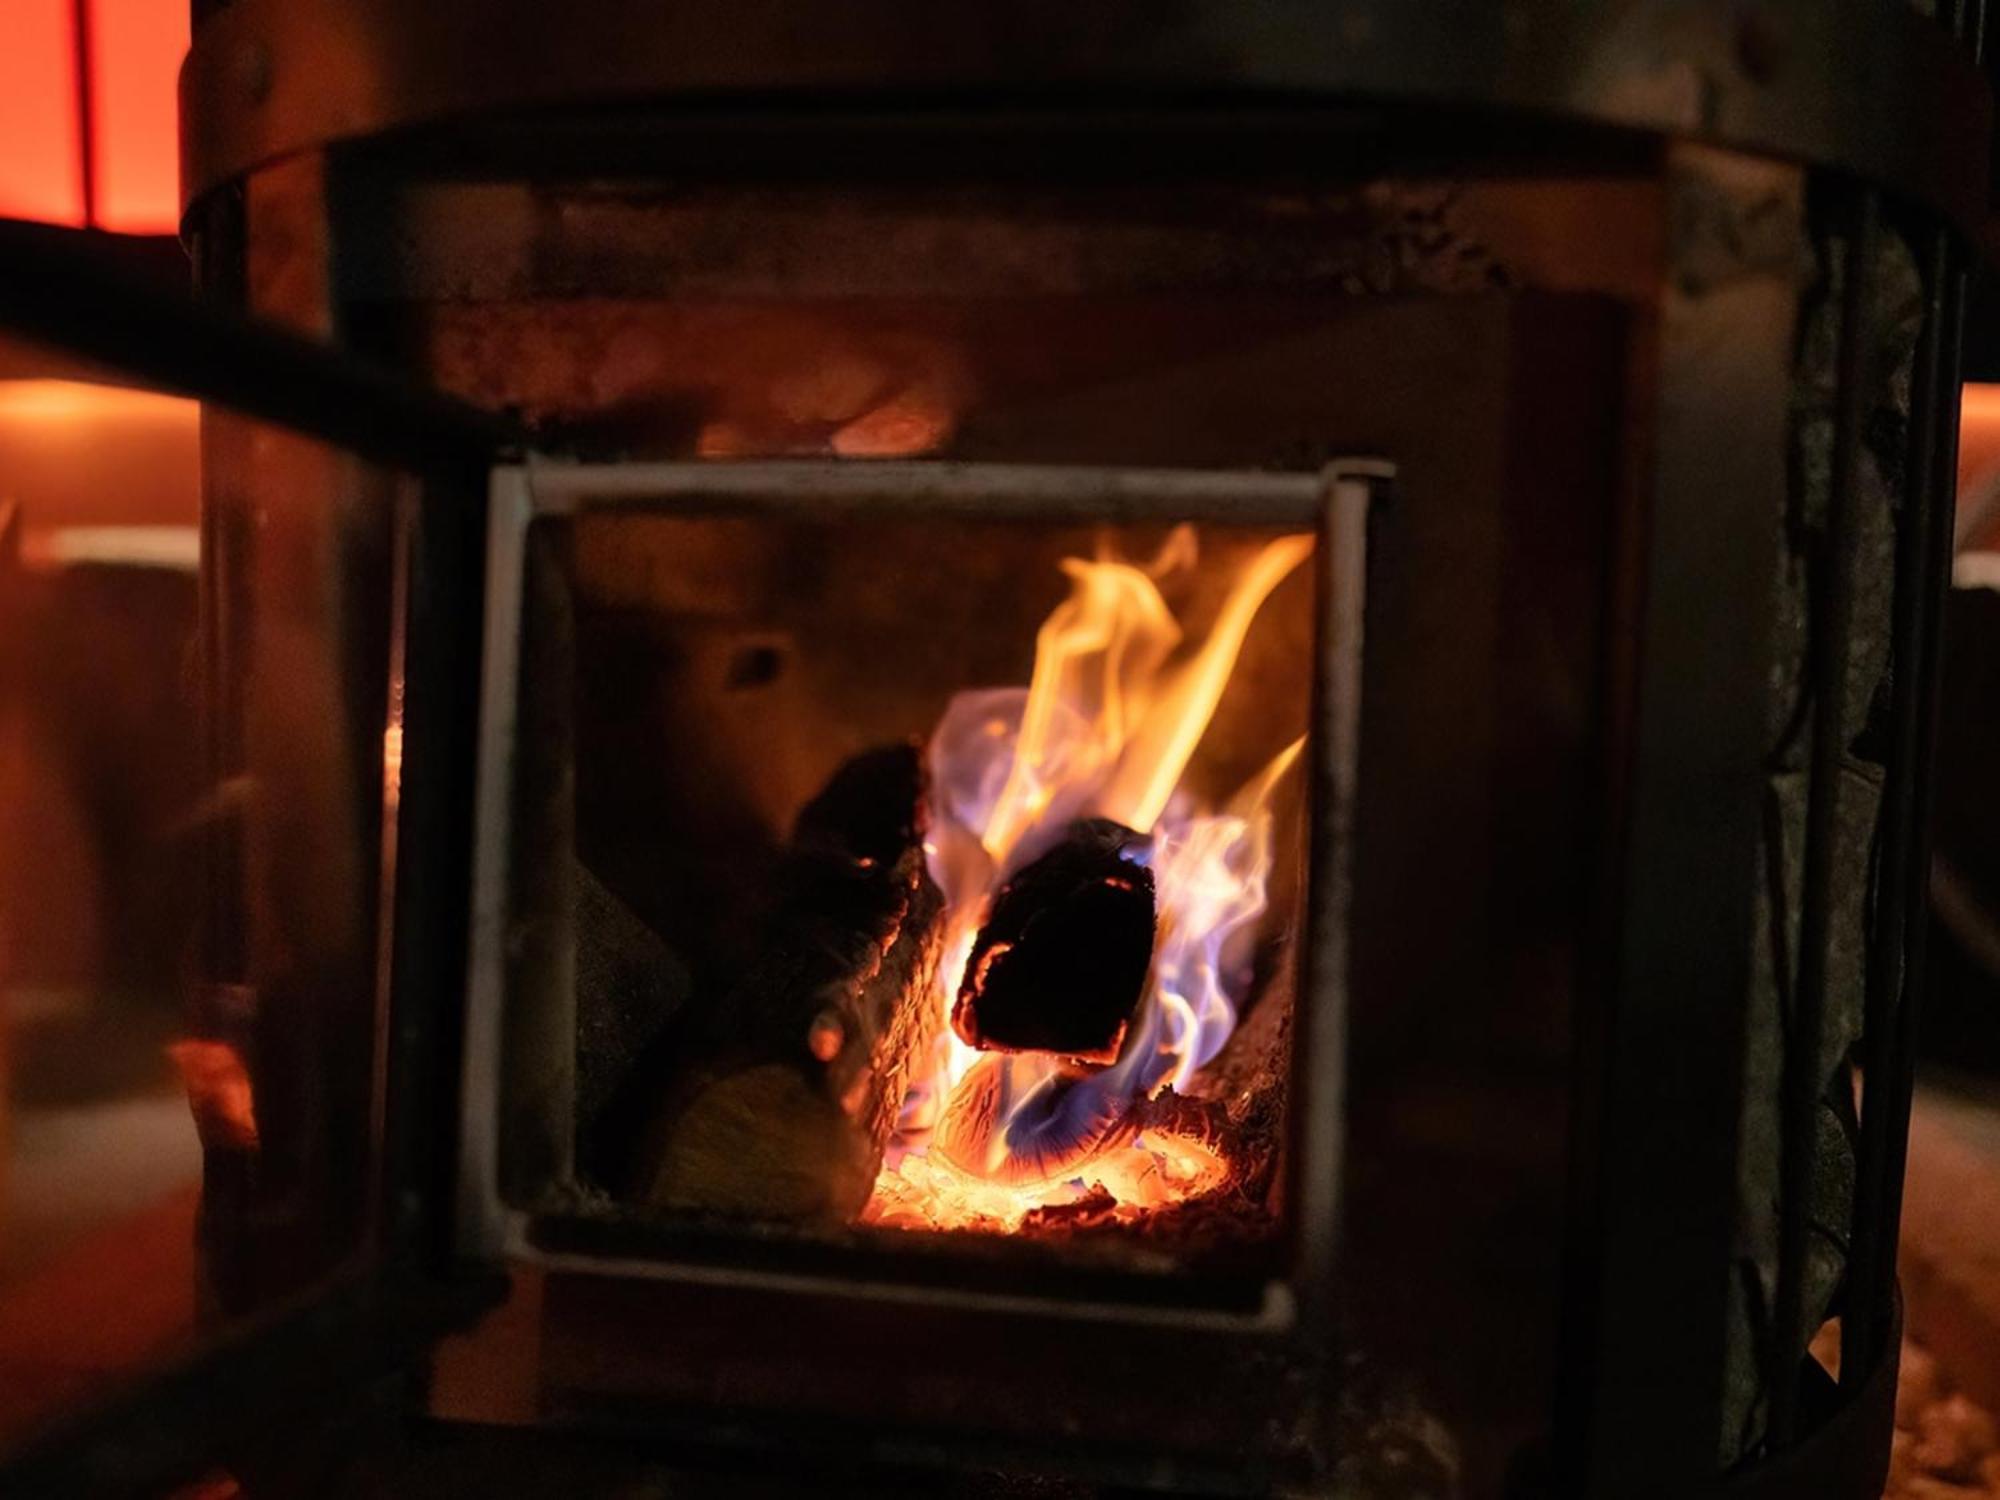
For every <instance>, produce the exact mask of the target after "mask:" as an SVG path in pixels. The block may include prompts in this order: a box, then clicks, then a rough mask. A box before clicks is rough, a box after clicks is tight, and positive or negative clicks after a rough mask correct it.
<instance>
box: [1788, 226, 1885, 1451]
mask: <svg viewBox="0 0 2000 1500" xmlns="http://www.w3.org/2000/svg"><path fill="white" fill-rule="evenodd" d="M1877 214H1878V204H1877V202H1876V199H1875V196H1874V194H1873V193H1870V192H1866V191H1863V192H1861V193H1858V194H1857V195H1856V197H1855V199H1854V203H1853V217H1852V222H1851V224H1850V226H1849V228H1848V231H1847V244H1846V252H1845V255H1846V261H1845V276H1846V280H1845V282H1844V284H1843V287H1842V302H1841V315H1840V351H1839V356H1838V366H1837V369H1838V381H1839V396H1838V405H1837V408H1836V411H1835V417H1834V431H1833V478H1832V491H1831V495H1830V497H1829V499H1828V502H1827V517H1826V524H1825V527H1824V530H1823V533H1822V539H1821V542H1820V546H1819V549H1818V551H1817V553H1816V555H1815V556H1814V558H1813V563H1812V566H1813V577H1812V634H1811V641H1812V653H1813V655H1812V664H1811V676H1812V751H1811V768H1812V770H1811V778H1812V779H1811V790H1810V801H1809V802H1808V804H1807V807H1806V828H1805V856H1804V858H1805V869H1804V873H1803V876H1802V878H1801V890H1802V894H1801V911H1800V918H1799V956H1798V968H1797V974H1798V979H1797V983H1796V985H1795V986H1794V992H1793V997H1792V1007H1793V1009H1792V1015H1791V1024H1790V1026H1789V1028H1788V1030H1787V1033H1786V1053H1785V1069H1784V1098H1783V1104H1782V1115H1781V1119H1782V1122H1783V1137H1782V1140H1783V1156H1782V1163H1781V1168H1780V1183H1781V1187H1780V1199H1779V1227H1778V1276H1777V1290H1776V1310H1775V1314H1774V1317H1773V1329H1774V1332H1773V1336H1772V1343H1771V1349H1770V1351H1769V1360H1770V1365H1769V1370H1768V1374H1767V1377H1766V1388H1767V1389H1768V1390H1769V1391H1770V1393H1771V1420H1770V1440H1771V1442H1772V1443H1773V1444H1774V1445H1776V1446H1778V1447H1783V1446H1785V1445H1786V1444H1788V1443H1789V1442H1790V1441H1791V1439H1792V1435H1793V1432H1794V1430H1795V1428H1796V1426H1797V1422H1798V1399H1799V1382H1798V1381H1797V1380H1796V1379H1795V1378H1794V1372H1795V1370H1796V1367H1797V1363H1798V1359H1799V1355H1800V1352H1801V1351H1802V1350H1803V1349H1804V1348H1805V1345H1806V1340H1807V1338H1808V1337H1809V1335H1810V1333H1811V1330H1810V1329H1809V1328H1808V1327H1807V1326H1806V1318H1807V1313H1808V1310H1807V1307H1806V1288H1805V1258H1806V1249H1807V1244H1808V1241H1809V1238H1810V1236H1811V1233H1812V1219H1811V1207H1812V1197H1813V1185H1814V1178H1815V1165H1816V1163H1815V1145H1816V1125H1817V1115H1818V1111H1819V1101H1820V1096H1821V1094H1822V1093H1823V1092H1824V1091H1825V1089H1826V1087H1827V1078H1826V1071H1825V1068H1824V1066H1823V1063H1822V1061H1821V1053H1822V1052H1824V1051H1825V1043H1824V1039H1825V1035H1826V1014H1827V1004H1828V997H1827V990H1828V985H1829V983H1830V980H1829V977H1828V971H1827V957H1828V944H1829V941H1830V933H1829V925H1830V923H1831V920H1832V908H1833V897H1832V889H1833V861H1834V859H1835V857H1836V853H1835V850H1836V835H1837V827H1836V825H1837V821H1838V818H1839V815H1840V814H1839V801H1838V798H1839V796H1840V763H1841V753H1842V751H1843V750H1844V748H1845V744H1844V740H1845V736H1846V733H1847V724H1848V703H1847V677H1848V671H1847V663H1848V640H1849V634H1850V623H1851V620H1850V617H1851V615H1852V613H1853V599H1854V568H1855V548H1856V540H1857V531H1856V521H1855V489H1856V487H1857V485H1858V484H1859V482H1860V481H1859V468H1860V462H1861V438H1862V433H1861V424H1862V415H1863V409H1864V406H1865V402H1866V392H1867V386H1866V381H1867V375H1868V370H1869V364H1870V360H1871V359H1872V357H1873V354H1872V351H1871V350H1870V348H1869V347H1868V339H1869V333H1868V327H1869V320H1868V296H1869V292H1870V288H1871V284H1872V281H1873V277H1872V276H1871V274H1870V267H1871V266H1872V264H1873V261H1874V254H1875V234H1876V221H1877Z"/></svg>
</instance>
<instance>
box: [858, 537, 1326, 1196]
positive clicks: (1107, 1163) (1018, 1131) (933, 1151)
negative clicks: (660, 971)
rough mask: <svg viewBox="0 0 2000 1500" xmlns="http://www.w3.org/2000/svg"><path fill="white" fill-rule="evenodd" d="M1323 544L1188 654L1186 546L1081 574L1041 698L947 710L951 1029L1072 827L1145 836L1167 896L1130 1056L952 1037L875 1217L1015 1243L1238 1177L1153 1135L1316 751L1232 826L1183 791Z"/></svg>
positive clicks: (1044, 653)
mask: <svg viewBox="0 0 2000 1500" xmlns="http://www.w3.org/2000/svg"><path fill="white" fill-rule="evenodd" d="M1312 545H1313V544H1312V539H1311V538H1310V537H1305V536H1295V537H1284V538H1281V539H1279V540H1277V541H1274V542H1272V543H1271V544H1270V545H1268V546H1267V547H1265V548H1264V549H1263V550H1262V551H1261V552H1260V553H1258V554H1257V556H1256V557H1255V558H1254V559H1253V560H1252V561H1251V563H1250V564H1249V565H1248V566H1247V567H1246V568H1245V569H1244V570H1243V572H1242V574H1241V576H1240V577H1239V578H1237V579H1236V580H1235V583H1234V585H1233V587H1232V589H1231V591H1230V594H1229V597H1228V598H1227V600H1226V601H1225V602H1224V604H1223V607H1222V609H1221V611H1220V612H1219V614H1218V615H1217V617H1216V620H1215V623H1214V625H1213V626H1212V627H1211V629H1210V630H1209V633H1208V635H1207V637H1206V639H1204V640H1202V641H1201V642H1200V643H1199V645H1197V646H1196V647H1195V648H1194V649H1192V650H1191V651H1182V650H1181V649H1180V648H1181V646H1182V632H1181V628H1180V626H1179V624H1178V623H1177V622H1176V621H1175V619H1174V617H1173V613H1172V611H1171V610H1169V609H1168V607H1167V605H1166V602H1165V600H1164V599H1163V598H1162V597H1161V594H1160V591H1159V587H1158V585H1157V582H1156V578H1157V577H1158V576H1160V574H1162V573H1163V572H1164V571H1165V570H1167V569H1169V568H1171V567H1177V566H1183V565H1185V564H1187V563H1188V562H1189V561H1191V560H1192V557H1193V550H1194V549H1193V536H1192V533H1191V531H1189V530H1188V529H1187V528H1182V530H1181V531H1179V532H1177V533H1175V535H1174V537H1173V538H1172V540H1171V541H1170V542H1169V543H1168V545H1167V547H1166V548H1165V549H1164V550H1163V551H1162V553H1161V555H1160V557H1159V558H1158V559H1157V560H1156V561H1155V563H1154V564H1153V567H1152V568H1151V569H1147V568H1142V567H1138V566H1135V565H1133V564H1130V563H1126V562H1121V561H1116V560H1100V561H1096V562H1086V561H1083V560H1080V559H1075V558H1072V559H1069V560H1067V561H1066V562H1065V563H1064V565H1063V566H1064V571H1065V572H1066V573H1067V574H1068V575H1069V577H1070V580H1071V593H1070V596H1069V598H1068V599H1067V600H1065V601H1064V602H1063V604H1061V605H1060V606H1058V608H1057V609H1056V610H1055V611H1054V612H1053V613H1052V614H1051V615H1050V616H1049V618H1048V619H1047V620H1046V621H1045V622H1044V623H1043V625H1042V628H1041V630H1040V632H1039V633H1038V635H1037V637H1036V645H1035V667H1034V673H1033V678H1032V680H1031V682H1030V683H1029V685H1028V686H1027V687H1026V688H1006V689H990V690H981V691H974V692H966V693H961V694H959V695H958V696H957V697H955V698H954V699H953V700H952V702H951V703H950V705H949V706H948V707H947V709H946V711H945V714H944V718H943V719H942V721H941V722H940V723H939V725H938V728H937V731H936V733H935V735H934V736H933V738H932V740H931V745H930V752H929V754H930V768H931V779H932V788H933V790H932V800H933V803H934V806H933V816H932V835H931V839H930V842H929V843H927V844H926V846H925V849H926V853H927V854H928V856H929V862H930V869H931V874H932V877H933V878H934V879H935V880H936V881H937V883H938V885H939V887H940V888H941V889H942V890H943V892H944V894H945V898H946V901H947V903H948V914H947V934H948V937H947V944H946V952H945V962H944V964H943V965H942V967H941V970H940V973H939V978H938V985H937V991H936V994H935V996H934V1003H935V1004H936V1005H937V1007H938V1010H939V1014H940V1015H941V1016H943V1017H944V1018H946V1020H947V1022H949V1018H950V1017H951V1015H952V1011H953V1005H954V1001H955V1000H956V998H957V996H958V993H959V989H960V982H961V979H962V978H963V976H964V974H965V970H966V964H967V962H968V960H969V958H970V956H971V953H972V950H973V946H974V942H975V939H976V938H977V936H978V931H979V927H980V924H981V923H982V922H983V921H984V920H985V918H986V913H987V909H988V906H989V903H990V902H991V900H992V897H993V895H994V893H995V892H996V891H997V890H998V889H999V887H1000V886H1001V884H1002V883H1003V882H1004V881H1005V880H1006V879H1007V878H1008V877H1009V876H1011V875H1012V874H1014V872H1015V871H1017V870H1019V869H1020V868H1021V867H1022V866H1024V865H1026V864H1027V863H1029V862H1030V861H1032V860H1034V859H1036V858H1038V857H1039V856H1040V855H1041V854H1043V853H1044V852H1046V851H1047V850H1048V849H1049V848H1050V847H1051V845H1052V844H1053V843H1054V842H1055V841H1056V840H1057V839H1059V838H1061V837H1062V834H1063V831H1064V830H1065V829H1067V828H1068V827H1069V826H1070V825H1071V824H1073V823H1074V822H1075V821H1076V820H1078V819H1080V818H1108V819H1111V820H1113V821H1114V822H1116V823H1120V824H1123V825H1124V826H1125V827H1127V828H1129V829H1131V830H1133V831H1134V832H1136V833H1138V834H1141V835H1145V836H1146V838H1145V839H1144V841H1143V842H1142V844H1141V845H1140V846H1139V847H1138V848H1137V849H1135V850H1134V851H1133V854H1132V857H1133V858H1135V859H1137V860H1138V861H1140V862H1142V863H1144V864H1145V865H1146V866H1147V867H1148V868H1149V869H1150V871H1151V872H1152V876H1153V879H1154V882H1155V887H1156V891H1157V898H1156V899H1157V908H1156V909H1157V933H1156V939H1155V943H1154V949H1153V958H1152V967H1151V972H1150V974H1149V975H1148V978H1147V984H1146V990H1145V995H1144V998H1143V1000H1142V1001H1141V1004H1140V1009H1139V1012H1138V1014H1137V1016H1136V1017H1135V1019H1134V1021H1133V1023H1132V1025H1131V1026H1130V1027H1129V1028H1128V1029H1127V1030H1126V1032H1125V1034H1124V1039H1123V1044H1122V1047H1121V1048H1120V1050H1119V1053H1118V1056H1117V1059H1116V1061H1114V1062H1112V1063H1111V1064H1110V1066H1108V1067H1104V1068H1101V1069H1095V1068H1089V1067H1085V1066H1082V1065H1080V1064H1077V1063H1073V1062H1069V1061H1065V1060H1064V1059H1061V1058H1058V1057H1054V1056H1051V1055H1048V1054H1040V1053H1021V1054H1003V1053H998V1052H992V1053H980V1052H975V1051H974V1050H973V1049H972V1048H971V1047H969V1046H967V1045H966V1043H965V1042H964V1041H963V1040H961V1038H960V1036H959V1035H958V1034H957V1033H956V1032H955V1031H954V1030H953V1028H952V1026H951V1025H950V1024H946V1025H944V1026H942V1027H940V1032H941V1040H940V1042H939V1052H938V1056H937V1059H936V1065H935V1068H934V1069H933V1071H932V1074H931V1076H930V1077H929V1078H928V1079H926V1080H925V1081H924V1082H923V1083H922V1084H920V1085H919V1086H918V1087H916V1088H915V1089H913V1090H912V1091H911V1094H910V1096H909V1098H908V1100H907V1101H906V1103H905V1107H904V1110H903V1114H902V1118H901V1120H900V1121H899V1123H898V1128H897V1133H896V1137H895V1139H894V1141H893V1142H892V1143H891V1147H890V1151H889V1155H888V1158H887V1162H886V1164H885V1166H884V1167H883V1170H882V1173H881V1175H880V1176H879V1177H878V1179H877V1180H876V1183H875V1191H874V1194H873V1196H872V1198H871V1199H870V1201H869V1203H868V1206H867V1208H866V1209H865V1210H864V1212H863V1215H862V1217H863V1219H864V1221H865V1222H869V1223H874V1224H881V1225H889V1226H898V1227H905V1228H935V1229H946V1228H948V1229H971V1230H986V1231H992V1232H1007V1231H1013V1230H1016V1229H1019V1228H1021V1227H1023V1225H1024V1223H1026V1222H1028V1221H1029V1219H1030V1216H1031V1215H1034V1216H1036V1219H1035V1222H1038V1223H1039V1222H1047V1220H1048V1216H1050V1215H1060V1214H1062V1213H1064V1212H1070V1211H1073V1212H1075V1213H1076V1214H1077V1215H1079V1216H1087V1217H1088V1218H1089V1219H1090V1221H1091V1222H1099V1221H1104V1220H1108V1221H1111V1222H1131V1221H1133V1220H1136V1219H1138V1218H1140V1217H1142V1216H1144V1215H1145V1214H1147V1213H1150V1212H1152V1211H1154V1210H1156V1209H1158V1208H1161V1207H1164V1206H1167V1205H1170V1204H1173V1203H1177V1202H1185V1201H1187V1200H1189V1199H1192V1198H1196V1197H1200V1196H1202V1195H1203V1194H1206V1193H1211V1192H1214V1191H1216V1190H1217V1189H1219V1188H1222V1187H1224V1186H1226V1185H1228V1183H1229V1182H1230V1181H1231V1180H1232V1176H1233V1169H1232V1167H1231V1164H1230V1162H1229V1161H1228V1160H1227V1158H1226V1156H1225V1155H1224V1154H1223V1152H1222V1151H1221V1150H1220V1149H1219V1148H1218V1147H1217V1146H1216V1145H1215V1144H1214V1143H1213V1142H1212V1141H1208V1140H1204V1139H1198V1138H1196V1136H1195V1135H1193V1134H1189V1133H1187V1132H1184V1131H1179V1130H1175V1129H1173V1128H1171V1127H1170V1126H1169V1127H1165V1128H1162V1127H1158V1126H1149V1127H1147V1128H1144V1129H1141V1128H1140V1126H1139V1124H1138V1119H1139V1116H1140V1114H1141V1113H1142V1112H1143V1111H1142V1108H1141V1107H1142V1106H1144V1105H1146V1103H1147V1101H1150V1100H1156V1099H1161V1098H1163V1096H1165V1097H1170V1096H1167V1091H1168V1090H1169V1089H1172V1090H1175V1091H1178V1092H1180V1093H1186V1092H1187V1091H1188V1089H1189V1087H1190V1085H1191V1084H1192V1082H1193V1081H1194V1079H1195V1077H1196V1075H1197V1073H1198V1072H1199V1070H1200V1069H1201V1068H1202V1067H1203V1065H1204V1064H1206V1063H1207V1062H1209V1061H1210V1059H1212V1058H1213V1057H1214V1056H1215V1055H1216V1053H1217V1052H1219V1051H1220V1050H1221V1048H1222V1045H1223V1043H1224V1042H1225V1041H1227V1040H1228V1038H1229V1035H1230V1032H1231V1031H1232V1030H1233V1029H1234V1027H1235V1025H1236V1017H1237V1014H1238V1011H1239V1009H1240V1002H1241V1000H1242V998H1243V991H1244V988H1245V986H1246V984H1247V982H1248V978H1249V958H1250V945H1251V941H1252V939H1253V938H1254V935H1255V930H1256V925H1257V919H1258V918H1259V917H1260V916H1261V915H1262V913H1263V911H1264V908H1265V905H1266V902H1267V889H1266V881H1267V877H1268V875H1269V872H1270V868H1271V860H1272V853H1273V847H1272V846H1273V840H1272V830H1271V813H1270V806H1269V804H1270V799H1271V795H1272V792H1273V791H1274V789H1275V788H1276V786H1277V784H1278V782H1279V780H1280V779H1281V778H1282V777H1283V775H1284V774H1285V772H1286V771H1287V770H1288V769H1289V768H1290V767H1291V765H1292V764H1293V762H1294V761H1295V760H1296V759H1297V758H1298V754H1299V751H1300V749H1301V748H1302V745H1303V741H1301V742H1299V743H1296V744H1293V745H1291V746H1289V747H1287V748H1286V749H1285V750H1284V751H1283V752H1282V753H1280V754H1279V755H1278V756H1277V757H1276V759H1274V760H1273V761H1272V762H1271V764H1270V765H1269V766H1267V767H1266V768H1265V769H1264V770H1263V771H1262V772H1261V773H1260V774H1259V775H1257V776H1256V777H1254V778H1253V779H1252V780H1251V781H1250V783H1249V784H1248V785H1246V786H1245V787H1244V788H1243V789H1242V790H1241V791H1239V792H1238V793H1237V794H1236V796H1234V797H1233V798H1231V799H1230V801H1229V803H1228V805H1227V806H1225V807H1223V808H1222V809H1220V810H1211V809H1207V808H1202V807H1199V806H1197V805H1196V802H1195V799H1194V798H1193V796H1192V795H1191V794H1190V793H1189V791H1188V790H1187V789H1186V788H1185V787H1184V786H1183V785H1182V778H1183V775H1184V773H1185V771H1186V769H1187V765H1188V761H1189V759H1190V758H1191V757H1192V755H1193V754H1194V751H1195V748H1196V746H1197V745H1198V744H1199V743H1200V741H1201V738H1202V735H1203V734H1204V732H1205V731H1206V730H1207V728H1208V724H1209V720H1210V719H1211V718H1212V717H1213V715H1214V713H1215V708H1216V705H1217V703H1218V702H1220V700H1221V697H1222V692H1223V688H1224V687H1225V686H1226V685H1227V683H1228V680H1229V675H1230V672H1231V671H1232V670H1233V668H1234V667H1235V664H1236V658H1237V655H1238V653H1239V652H1240V650H1241V649H1242V645H1243V641H1244V637H1245V636H1246V634H1247V633H1248V631H1249V629H1250V625H1251V622H1252V621H1253V620H1254V619H1255V617H1256V615H1257V612H1258V610H1259V609H1260V608H1261V606H1262V605H1263V603H1264V601H1265V600H1266V599H1267V598H1268V597H1269V596H1270V594H1271V592H1272V591H1273V590H1274V589H1275V588H1276V587H1277V586H1278V585H1279V584H1280V583H1281V582H1283V581H1284V579H1285V578H1286V577H1287V576H1288V575H1289V574H1290V573H1291V572H1292V571H1293V570H1294V569H1296V568H1297V567H1298V566H1299V564H1300V563H1301V562H1303V561H1304V560H1305V558H1306V557H1307V556H1308V555H1310V553H1311V551H1312ZM992 958H993V955H992V953H991V952H990V951H989V952H988V953H987V955H986V961H987V962H989V963H990V962H991V961H992Z"/></svg>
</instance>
